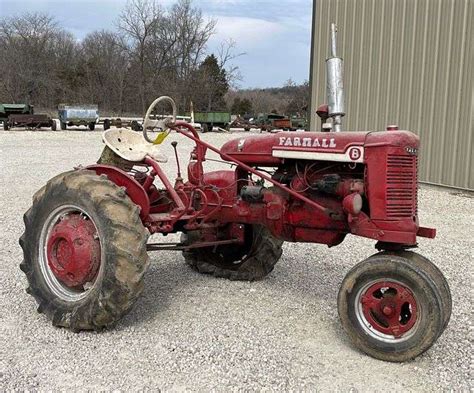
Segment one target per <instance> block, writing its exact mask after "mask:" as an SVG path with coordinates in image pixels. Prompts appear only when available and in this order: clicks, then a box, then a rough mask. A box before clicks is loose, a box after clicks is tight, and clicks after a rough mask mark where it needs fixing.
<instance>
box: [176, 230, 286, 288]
mask: <svg viewBox="0 0 474 393" xmlns="http://www.w3.org/2000/svg"><path fill="white" fill-rule="evenodd" d="M245 237H246V240H245V244H244V245H243V246H242V245H223V246H218V247H205V248H196V249H189V250H186V251H183V256H184V259H185V260H186V263H187V264H188V265H189V266H191V267H192V268H193V269H194V270H196V271H198V272H199V273H203V274H212V275H213V276H214V277H221V278H227V279H230V280H241V281H255V280H261V279H263V278H264V277H265V276H267V275H268V274H269V273H270V272H271V271H272V270H273V268H274V267H275V264H276V263H277V262H278V260H279V259H280V257H281V254H282V252H283V251H282V245H283V241H282V240H279V239H277V238H275V237H274V236H273V235H272V234H271V233H270V232H269V231H268V229H266V228H265V227H263V226H261V225H248V226H246V232H245ZM198 238H199V233H197V232H188V233H186V234H183V235H182V238H181V241H182V242H188V243H192V242H193V241H195V240H196V239H198Z"/></svg>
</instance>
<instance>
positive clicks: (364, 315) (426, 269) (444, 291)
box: [338, 252, 451, 362]
mask: <svg viewBox="0 0 474 393" xmlns="http://www.w3.org/2000/svg"><path fill="white" fill-rule="evenodd" d="M411 254H414V253H408V254H407V253H405V252H401V253H379V254H376V255H373V256H372V257H370V258H368V259H366V260H365V261H362V262H360V263H359V264H358V265H356V266H355V267H354V268H353V269H351V270H350V271H349V273H348V274H347V275H346V277H345V278H344V280H343V282H342V285H341V288H340V290H339V295H338V311H339V317H340V319H341V323H342V326H343V328H344V330H345V331H346V332H347V334H348V335H349V337H350V338H351V340H352V342H353V343H354V345H355V346H356V347H358V348H359V349H360V350H362V351H363V352H365V353H367V354H369V355H371V356H373V357H375V358H377V359H381V360H386V361H392V362H404V361H407V360H410V359H413V358H415V357H417V356H418V355H420V354H422V353H423V352H425V351H426V350H427V349H428V348H430V347H431V346H432V345H433V343H434V342H435V341H436V340H437V338H438V337H439V336H440V335H441V333H442V332H443V330H444V328H445V326H446V324H447V321H448V320H449V315H450V313H451V306H450V304H451V297H450V294H449V287H447V283H446V287H444V285H441V282H440V281H439V277H438V274H437V273H436V274H434V270H433V269H432V267H431V266H433V265H432V264H431V263H430V266H428V265H427V264H426V263H425V261H422V262H420V259H419V258H413V257H412V255H411ZM415 255H417V254H415ZM448 305H449V306H448Z"/></svg>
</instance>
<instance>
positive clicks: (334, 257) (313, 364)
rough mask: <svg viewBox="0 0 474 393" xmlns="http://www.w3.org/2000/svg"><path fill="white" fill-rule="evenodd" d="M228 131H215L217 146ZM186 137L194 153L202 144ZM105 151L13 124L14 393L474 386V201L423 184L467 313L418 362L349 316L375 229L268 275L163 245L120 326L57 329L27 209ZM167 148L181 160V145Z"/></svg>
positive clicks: (6, 161)
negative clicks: (29, 270) (355, 340)
mask: <svg viewBox="0 0 474 393" xmlns="http://www.w3.org/2000/svg"><path fill="white" fill-rule="evenodd" d="M239 135H241V134H232V136H231V137H238V136H239ZM228 138H229V136H228V135H225V134H215V133H212V134H205V135H204V139H205V140H207V141H210V142H212V143H214V144H216V145H221V144H222V143H223V142H224V141H226V140H227V139H228ZM171 139H172V138H171V137H170V138H169V141H170V140H171ZM179 141H180V145H179V146H178V148H180V151H181V157H183V158H184V157H187V156H188V154H187V152H188V151H189V146H190V144H189V143H186V142H183V139H182V138H181V139H179ZM101 149H102V144H101V136H100V132H79V131H74V130H72V131H68V132H54V133H53V132H34V133H33V132H9V133H4V132H1V133H0V171H1V178H0V179H1V182H0V202H1V204H0V206H1V211H0V225H1V233H0V260H1V263H0V391H4V390H8V389H21V390H24V389H27V390H37V389H40V390H51V389H52V390H58V389H61V390H68V389H81V390H89V389H92V390H99V389H100V390H112V389H120V390H130V389H131V390H143V389H152V390H157V389H162V390H197V391H207V390H211V389H214V390H218V391H229V390H262V389H265V390H311V391H312V390H316V389H318V390H331V391H332V390H345V391H347V390H349V389H357V390H363V391H365V390H371V391H372V390H377V391H381V390H386V389H387V388H389V389H390V390H398V391H402V390H404V391H405V390H410V391H433V390H442V389H456V390H472V389H474V385H473V369H472V352H473V346H472V339H473V336H472V301H473V298H472V277H473V274H472V273H473V269H472V263H473V260H474V255H473V249H474V240H473V233H474V227H473V221H474V220H473V219H474V216H473V211H474V199H473V195H472V194H466V193H460V192H453V191H447V190H441V189H434V188H427V187H423V188H422V189H421V191H420V203H419V205H420V211H421V222H422V223H423V224H424V225H426V226H434V227H437V228H438V233H439V234H438V237H437V239H435V240H423V239H422V240H421V242H420V243H421V245H420V252H421V253H422V254H423V255H425V256H426V257H428V258H430V259H431V260H433V261H434V262H435V263H436V264H437V265H438V266H439V267H440V269H441V270H442V271H443V272H444V273H445V275H446V277H447V278H448V280H449V283H450V285H451V290H452V293H453V302H454V308H453V316H452V319H451V322H450V324H449V326H448V328H447V329H446V331H445V332H444V334H443V335H442V337H440V338H439V340H438V342H437V343H436V344H435V345H434V346H433V347H432V349H431V350H429V351H428V352H427V353H426V354H424V355H422V356H420V357H419V358H418V359H416V360H414V361H412V362H408V363H404V364H390V363H385V362H382V361H378V360H375V359H372V358H370V357H368V356H366V355H364V354H362V353H360V352H359V351H357V350H356V349H354V348H353V347H352V345H351V343H350V342H349V340H348V339H347V337H346V336H345V334H344V333H343V331H342V329H341V327H340V324H339V320H338V317H337V309H336V295H337V291H338V287H339V285H340V283H341V281H342V279H343V277H344V275H345V273H346V272H347V271H348V270H349V269H350V268H351V266H353V265H354V264H355V263H356V262H358V261H360V260H362V259H364V258H366V257H368V256H369V255H371V254H373V253H374V252H375V250H374V247H373V244H374V243H373V242H372V241H370V240H367V239H362V238H356V237H352V236H349V237H348V238H347V239H346V241H345V242H344V243H343V244H342V245H340V246H338V247H336V248H333V249H328V248H327V247H325V246H322V245H311V244H295V245H291V244H285V246H284V253H283V257H282V259H281V260H280V262H279V263H278V264H277V266H276V268H275V270H274V272H273V273H272V274H271V275H270V276H269V277H268V278H267V279H265V280H264V281H262V282H256V283H245V282H229V281H227V280H222V279H215V278H212V277H208V276H203V275H200V274H197V273H195V272H194V271H192V270H191V269H189V268H188V267H187V266H186V265H185V264H184V261H183V258H182V256H181V254H180V253H173V252H164V251H162V252H159V253H152V254H151V262H152V264H151V267H150V269H149V271H148V273H147V274H146V282H145V284H146V289H145V292H144V295H143V296H142V297H141V298H140V299H139V301H138V302H137V304H136V305H135V307H134V308H133V310H132V312H131V313H130V314H128V315H127V316H126V317H125V318H124V319H123V320H122V321H121V322H120V323H119V324H118V325H117V326H116V327H115V328H114V329H113V330H110V331H105V332H102V333H90V332H83V333H80V334H74V333H71V332H69V331H67V330H64V329H58V328H54V327H53V326H52V325H51V323H50V322H49V321H48V320H46V318H45V317H44V316H43V315H42V314H38V313H37V312H36V311H35V310H36V307H35V303H34V300H33V298H31V297H30V296H28V295H27V294H26V293H25V291H24V288H25V286H26V280H25V277H24V275H23V273H22V272H21V271H20V270H19V268H18V265H19V263H20V262H21V259H22V253H21V249H20V247H19V246H18V238H19V237H20V235H21V233H22V231H23V221H22V215H23V213H24V212H25V211H26V210H27V209H28V207H29V206H30V203H31V197H32V195H33V193H34V192H35V191H36V190H37V189H38V188H40V187H41V186H42V185H43V184H44V183H45V182H46V181H47V180H48V179H49V178H50V177H52V176H53V175H55V174H57V173H59V172H61V171H65V170H69V169H71V168H72V167H73V166H75V165H77V164H80V163H82V164H87V163H91V162H94V161H95V160H96V159H97V157H98V156H99V154H100V151H101ZM164 152H165V153H166V154H167V155H168V156H169V157H170V161H174V160H171V159H172V158H173V155H172V151H171V147H170V146H169V143H167V144H166V145H165V146H164ZM183 164H184V161H183ZM218 167H221V164H218V163H213V162H210V163H209V164H208V168H209V169H212V168H214V169H215V168H218ZM168 174H169V175H170V177H172V176H173V174H174V163H173V162H170V164H169V170H168ZM173 239H174V238H173V237H172V238H171V239H169V241H173Z"/></svg>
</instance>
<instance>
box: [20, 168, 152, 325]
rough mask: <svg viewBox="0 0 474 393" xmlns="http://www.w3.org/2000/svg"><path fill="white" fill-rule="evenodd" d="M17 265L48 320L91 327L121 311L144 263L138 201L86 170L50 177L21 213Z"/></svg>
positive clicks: (139, 286) (139, 285) (131, 298)
mask: <svg viewBox="0 0 474 393" xmlns="http://www.w3.org/2000/svg"><path fill="white" fill-rule="evenodd" d="M24 221H25V232H24V234H23V235H22V236H21V238H20V245H21V247H22V248H23V254H24V260H23V262H22V263H21V265H20V268H21V269H22V270H23V271H24V272H25V274H26V277H27V280H28V288H27V292H28V293H29V294H31V295H32V296H33V297H34V298H35V299H36V301H37V303H38V305H39V307H38V311H39V312H42V313H44V314H46V315H47V316H48V318H50V319H51V320H52V322H53V325H55V326H63V327H66V328H69V329H71V330H74V331H79V330H84V329H94V330H99V329H101V328H104V327H107V326H110V325H113V324H114V323H115V322H117V321H118V320H119V319H120V318H121V317H122V316H123V315H124V314H125V313H127V312H128V311H129V310H130V308H131V307H132V305H133V303H134V302H135V301H136V299H137V298H138V296H139V295H140V294H141V292H142V290H143V275H144V273H145V271H146V268H147V266H148V256H147V253H146V242H147V239H148V231H147V230H146V229H145V228H144V227H143V225H142V223H141V220H140V217H139V208H138V207H137V206H136V205H135V204H134V203H133V202H132V201H131V200H130V199H129V198H128V197H127V195H126V194H125V191H124V190H122V189H120V188H119V187H117V186H116V185H115V184H114V183H112V182H111V181H109V180H108V179H107V178H106V177H105V176H97V175H96V174H95V173H94V172H92V171H87V170H78V171H72V172H66V173H63V174H61V175H59V176H56V177H55V178H53V179H51V180H50V181H49V182H48V183H47V184H46V186H45V187H43V188H42V189H41V190H39V191H38V192H37V193H36V194H35V196H34V198H33V206H32V207H31V208H30V209H29V210H28V211H27V212H26V214H25V216H24Z"/></svg>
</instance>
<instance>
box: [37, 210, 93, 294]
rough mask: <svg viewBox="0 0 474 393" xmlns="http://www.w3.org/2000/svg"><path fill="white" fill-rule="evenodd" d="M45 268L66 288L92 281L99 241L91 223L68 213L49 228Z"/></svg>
mask: <svg viewBox="0 0 474 393" xmlns="http://www.w3.org/2000/svg"><path fill="white" fill-rule="evenodd" d="M46 248H47V259H48V266H49V268H50V269H51V271H52V272H53V274H54V276H55V277H56V278H57V279H58V280H59V281H60V282H61V283H63V284H64V285H66V286H67V287H69V288H78V287H83V286H84V285H86V284H87V283H88V282H92V281H93V280H94V278H95V277H96V275H97V271H98V269H99V266H100V259H101V253H100V242H99V236H98V234H97V230H96V228H95V225H94V223H93V222H92V221H91V220H90V219H89V218H88V217H87V216H84V215H82V214H79V213H69V214H66V215H64V216H63V217H61V219H60V220H59V221H58V222H57V223H56V224H55V225H54V226H53V228H52V229H51V232H50V235H49V238H48V241H47V245H46Z"/></svg>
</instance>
